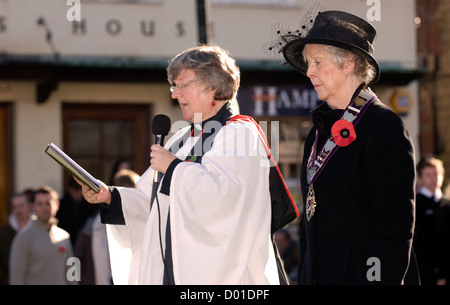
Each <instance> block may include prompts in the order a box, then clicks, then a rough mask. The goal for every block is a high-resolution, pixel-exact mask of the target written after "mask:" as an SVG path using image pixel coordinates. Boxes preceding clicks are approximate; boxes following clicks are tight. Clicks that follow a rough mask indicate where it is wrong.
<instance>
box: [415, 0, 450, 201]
mask: <svg viewBox="0 0 450 305" xmlns="http://www.w3.org/2000/svg"><path fill="white" fill-rule="evenodd" d="M417 13H418V16H419V17H420V18H421V25H420V27H419V29H418V39H419V41H418V52H419V58H420V59H421V63H422V64H423V65H424V67H426V68H427V71H428V72H427V74H426V75H425V76H424V77H423V78H422V79H421V81H420V151H421V154H422V155H426V154H430V153H432V154H436V155H438V156H440V157H441V159H442V160H443V161H444V164H445V168H446V180H445V181H444V183H445V184H448V183H449V182H450V23H449V22H448V17H449V16H450V0H418V1H417ZM449 195H450V194H449Z"/></svg>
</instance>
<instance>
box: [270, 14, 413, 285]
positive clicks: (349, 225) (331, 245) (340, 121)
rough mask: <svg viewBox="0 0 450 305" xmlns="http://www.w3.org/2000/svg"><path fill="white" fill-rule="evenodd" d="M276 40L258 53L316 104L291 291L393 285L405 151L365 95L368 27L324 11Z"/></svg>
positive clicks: (403, 134)
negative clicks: (298, 78) (306, 83)
mask: <svg viewBox="0 0 450 305" xmlns="http://www.w3.org/2000/svg"><path fill="white" fill-rule="evenodd" d="M276 35H277V36H276V38H275V41H273V42H272V43H270V44H268V49H270V50H272V51H279V52H280V53H281V52H282V54H283V56H284V58H285V59H286V61H287V63H288V64H289V65H291V66H293V67H294V68H297V69H298V70H300V71H301V72H302V73H304V74H306V75H307V76H308V77H309V78H310V80H311V82H312V85H313V86H314V89H315V90H316V92H317V94H318V96H319V99H320V100H322V101H324V103H322V104H321V105H320V106H318V107H317V108H316V109H314V110H313V111H312V119H313V123H314V126H313V128H312V130H311V131H310V133H309V135H308V136H307V139H306V141H305V146H304V157H303V165H302V171H301V177H300V178H301V179H300V180H301V187H302V192H303V201H304V209H303V218H302V222H301V233H300V236H301V237H300V250H301V258H300V265H299V283H300V284H332V285H333V284H372V283H374V284H402V283H403V282H404V278H405V274H406V273H407V270H408V268H409V263H410V257H411V240H412V235H413V230H414V209H415V204H414V183H415V169H414V164H415V162H414V149H413V145H412V141H411V139H410V137H409V135H408V132H407V131H406V129H405V127H404V124H403V122H402V120H401V118H400V117H399V116H398V115H397V114H395V113H394V112H393V111H392V110H391V109H389V108H388V107H387V106H385V105H384V104H383V103H382V102H381V101H380V100H379V99H378V98H377V96H376V95H375V94H374V93H373V92H372V91H371V90H370V88H369V87H368V85H369V84H372V83H375V82H376V81H377V80H378V78H379V76H380V68H379V66H378V63H377V61H376V60H375V58H374V57H373V46H372V44H373V42H374V40H375V37H376V30H375V28H374V27H373V26H372V25H370V24H369V23H368V22H366V21H365V20H363V19H361V18H359V17H357V16H354V15H351V14H348V13H345V12H341V11H324V12H319V13H318V15H317V16H316V17H315V18H314V17H311V16H308V18H307V19H306V22H305V23H304V25H303V26H301V27H300V30H297V31H295V30H291V31H288V32H287V31H286V30H283V29H279V30H277V31H276ZM276 48H278V50H274V49H276Z"/></svg>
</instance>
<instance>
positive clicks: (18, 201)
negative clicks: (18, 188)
mask: <svg viewBox="0 0 450 305" xmlns="http://www.w3.org/2000/svg"><path fill="white" fill-rule="evenodd" d="M28 198H29V197H28V196H27V194H25V193H18V194H14V195H12V196H11V200H10V208H11V214H10V215H9V217H8V223H7V224H6V225H5V226H3V227H2V228H0V285H7V284H8V283H9V279H8V278H9V254H10V250H11V243H12V241H13V239H14V237H15V236H16V234H17V233H18V232H19V231H21V230H23V229H24V228H26V227H27V226H28V225H30V223H31V215H32V213H31V203H32V202H30V201H29V200H28Z"/></svg>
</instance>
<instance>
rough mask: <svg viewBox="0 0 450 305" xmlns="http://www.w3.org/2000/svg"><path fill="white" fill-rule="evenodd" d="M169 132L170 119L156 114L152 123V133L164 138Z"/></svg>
mask: <svg viewBox="0 0 450 305" xmlns="http://www.w3.org/2000/svg"><path fill="white" fill-rule="evenodd" d="M169 130H170V118H169V117H168V116H167V115H165V114H157V115H155V117H154V118H153V121H152V133H153V134H154V135H162V136H166V135H168V134H169Z"/></svg>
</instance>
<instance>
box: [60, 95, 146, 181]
mask: <svg viewBox="0 0 450 305" xmlns="http://www.w3.org/2000/svg"><path fill="white" fill-rule="evenodd" d="M63 117H64V127H63V128H64V151H66V153H67V154H68V155H70V156H71V157H72V158H73V159H74V160H75V161H76V162H78V163H79V164H80V165H81V166H82V167H84V168H85V169H86V170H87V171H89V172H90V173H91V174H92V175H93V176H95V177H96V178H98V179H100V180H102V181H103V182H105V183H106V184H110V183H111V178H112V175H113V167H114V165H115V163H117V162H118V161H120V160H127V161H129V163H130V165H131V169H133V170H134V171H136V172H137V173H138V174H140V175H141V174H143V172H144V171H145V170H146V169H147V167H148V166H149V164H150V163H149V160H150V157H149V154H150V144H151V143H150V142H151V139H150V138H151V135H150V117H151V116H150V106H149V105H137V104H136V105H130V104H118V105H107V106H106V105H104V104H102V105H95V104H76V103H65V104H64V105H63ZM69 178H70V177H68V175H66V177H65V183H66V185H67V182H68V179H69Z"/></svg>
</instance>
